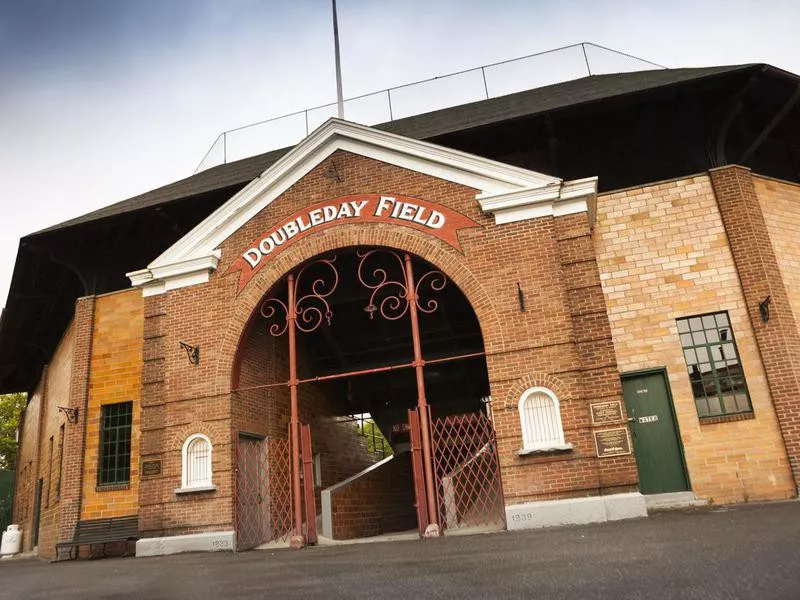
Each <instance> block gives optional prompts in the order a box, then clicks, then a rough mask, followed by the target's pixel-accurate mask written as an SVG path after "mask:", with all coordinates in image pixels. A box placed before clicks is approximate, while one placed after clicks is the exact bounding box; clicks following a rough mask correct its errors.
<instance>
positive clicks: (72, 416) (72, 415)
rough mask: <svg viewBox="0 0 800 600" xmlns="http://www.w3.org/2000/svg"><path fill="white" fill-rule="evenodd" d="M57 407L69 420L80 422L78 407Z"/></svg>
mask: <svg viewBox="0 0 800 600" xmlns="http://www.w3.org/2000/svg"><path fill="white" fill-rule="evenodd" d="M57 408H58V410H59V411H60V412H63V413H64V414H65V415H67V421H69V422H70V423H77V422H78V409H77V408H70V407H69V406H59V407H57Z"/></svg>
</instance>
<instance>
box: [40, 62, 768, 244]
mask: <svg viewBox="0 0 800 600" xmlns="http://www.w3.org/2000/svg"><path fill="white" fill-rule="evenodd" d="M753 66H755V65H735V66H726V67H703V68H694V69H660V70H656V71H637V72H633V73H614V74H610V75H592V76H590V77H583V78H581V79H575V80H573V81H567V82H564V83H557V84H554V85H549V86H546V87H541V88H536V89H533V90H527V91H524V92H518V93H515V94H509V95H507V96H500V97H498V98H492V99H489V100H481V101H478V102H472V103H470V104H463V105H460V106H455V107H452V108H445V109H441V110H437V111H433V112H430V113H425V114H422V115H416V116H412V117H406V118H404V119H398V120H396V121H390V122H388V123H383V124H380V125H376V126H375V127H376V128H377V129H382V130H384V131H389V132H392V133H396V134H398V135H403V136H406V137H410V138H415V139H422V140H427V139H430V138H435V137H438V136H441V135H446V134H448V133H452V132H457V131H464V130H469V129H473V128H476V127H482V126H485V125H490V124H492V123H496V122H500V121H507V120H510V119H515V118H520V117H524V116H528V115H534V114H537V113H543V112H551V111H555V110H558V109H563V108H568V107H572V106H577V105H580V104H586V103H589V102H596V101H599V100H604V99H607V98H611V97H614V96H621V95H626V94H633V93H638V92H644V91H647V90H650V89H653V88H659V87H664V86H671V85H676V84H680V83H683V82H687V81H691V80H697V79H703V78H706V77H713V76H716V75H721V74H726V73H731V72H734V71H742V70H745V69H748V68H752V67H753ZM765 67H766V65H765ZM770 68H772V67H770ZM289 150H290V148H282V149H280V150H273V151H270V152H266V153H264V154H259V155H257V156H252V157H249V158H245V159H242V160H237V161H235V162H230V163H228V164H224V165H219V166H216V167H212V168H210V169H207V170H205V171H201V172H200V173H197V174H196V175H192V176H191V177H187V178H186V179H181V180H180V181H176V182H174V183H170V184H169V185H165V186H163V187H160V188H157V189H155V190H152V191H149V192H145V193H144V194H140V195H138V196H134V197H133V198H129V199H127V200H123V201H121V202H117V203H116V204H112V205H111V206H107V207H105V208H101V209H99V210H96V211H93V212H90V213H87V214H85V215H82V216H80V217H76V218H74V219H70V220H69V221H65V222H63V223H59V224H58V225H53V226H52V227H48V228H47V229H43V230H41V231H37V232H36V233H33V234H31V235H30V236H29V237H32V236H37V235H40V234H44V233H52V232H54V231H57V230H60V229H64V228H67V227H72V226H74V225H81V224H84V223H89V222H91V221H97V220H100V219H105V218H108V217H114V216H117V215H121V214H124V213H129V212H133V211H137V210H141V209H145V208H152V207H154V206H161V205H165V204H168V203H169V202H172V201H175V200H180V199H182V198H186V197H189V196H195V195H198V194H203V193H207V192H210V191H213V190H218V189H221V188H227V187H231V186H235V185H242V184H245V183H247V182H249V181H251V180H252V179H254V178H256V177H258V176H259V175H260V174H261V173H262V172H263V171H264V170H265V169H266V168H267V167H269V166H270V165H272V164H273V163H274V162H276V161H277V160H278V159H279V158H280V157H281V156H283V155H284V154H286V153H287V152H288V151H289Z"/></svg>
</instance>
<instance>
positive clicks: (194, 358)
mask: <svg viewBox="0 0 800 600" xmlns="http://www.w3.org/2000/svg"><path fill="white" fill-rule="evenodd" d="M178 343H179V344H180V345H181V348H183V349H184V350H186V356H188V357H189V362H190V363H192V364H193V365H199V364H200V346H192V345H191V344H187V343H186V342H178Z"/></svg>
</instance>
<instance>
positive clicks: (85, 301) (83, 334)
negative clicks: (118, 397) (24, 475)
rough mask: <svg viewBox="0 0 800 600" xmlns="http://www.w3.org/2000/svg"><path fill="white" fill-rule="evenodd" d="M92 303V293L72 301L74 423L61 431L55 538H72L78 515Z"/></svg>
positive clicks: (71, 383)
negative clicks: (62, 448)
mask: <svg viewBox="0 0 800 600" xmlns="http://www.w3.org/2000/svg"><path fill="white" fill-rule="evenodd" d="M95 302H96V299H95V297H93V296H92V297H86V298H79V299H78V301H77V302H76V304H75V320H74V323H75V349H74V354H73V359H72V373H71V375H70V393H69V406H70V407H71V408H77V409H78V422H77V423H69V422H68V423H67V425H66V428H65V432H64V459H63V460H64V462H63V467H62V468H63V471H62V477H61V500H60V502H61V518H60V520H59V526H58V540H59V541H66V540H69V539H71V538H72V534H73V533H74V531H75V525H76V524H77V523H78V520H79V519H80V514H81V490H82V488H83V460H84V451H85V448H86V417H87V416H88V415H87V414H86V413H87V404H88V400H89V365H90V363H91V357H92V338H93V336H94V311H95Z"/></svg>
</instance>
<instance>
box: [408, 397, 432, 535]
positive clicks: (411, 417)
mask: <svg viewBox="0 0 800 600" xmlns="http://www.w3.org/2000/svg"><path fill="white" fill-rule="evenodd" d="M408 425H409V428H410V431H409V434H410V436H409V437H410V438H411V461H412V471H413V473H414V498H415V499H416V501H417V524H418V526H419V536H420V537H423V536H424V535H425V531H427V529H428V525H429V523H428V502H427V498H426V493H425V476H424V475H423V467H422V440H421V439H420V428H419V409H417V408H412V409H410V410H409V411H408Z"/></svg>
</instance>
